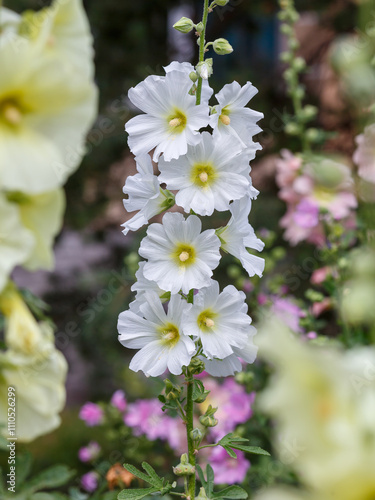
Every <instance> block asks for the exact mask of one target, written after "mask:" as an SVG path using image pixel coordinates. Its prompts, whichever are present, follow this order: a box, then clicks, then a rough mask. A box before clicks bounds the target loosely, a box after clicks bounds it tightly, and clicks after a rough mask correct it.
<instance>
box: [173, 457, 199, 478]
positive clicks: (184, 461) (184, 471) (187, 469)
mask: <svg viewBox="0 0 375 500" xmlns="http://www.w3.org/2000/svg"><path fill="white" fill-rule="evenodd" d="M173 473H174V474H176V476H193V475H194V474H195V467H194V466H193V465H191V464H189V460H188V456H187V454H186V453H184V454H183V455H181V458H180V463H179V464H178V465H177V466H176V467H173Z"/></svg>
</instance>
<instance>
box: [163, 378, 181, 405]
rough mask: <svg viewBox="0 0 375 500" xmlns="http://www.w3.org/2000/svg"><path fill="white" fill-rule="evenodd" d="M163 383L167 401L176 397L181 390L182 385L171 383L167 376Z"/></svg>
mask: <svg viewBox="0 0 375 500" xmlns="http://www.w3.org/2000/svg"><path fill="white" fill-rule="evenodd" d="M164 383H165V399H166V400H167V401H172V400H174V399H178V398H179V397H180V394H181V392H182V387H180V386H178V385H175V384H172V382H171V381H170V380H169V379H167V378H166V379H165V380H164Z"/></svg>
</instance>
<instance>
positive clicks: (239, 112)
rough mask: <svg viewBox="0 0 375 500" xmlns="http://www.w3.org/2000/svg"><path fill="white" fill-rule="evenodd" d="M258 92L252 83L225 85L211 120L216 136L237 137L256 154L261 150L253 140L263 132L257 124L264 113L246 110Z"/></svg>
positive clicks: (217, 95)
mask: <svg viewBox="0 0 375 500" xmlns="http://www.w3.org/2000/svg"><path fill="white" fill-rule="evenodd" d="M257 92H258V90H257V89H256V88H255V87H254V86H253V85H252V84H251V83H250V82H247V83H246V85H244V86H243V87H241V85H240V84H239V83H237V82H233V83H230V84H227V85H224V87H223V88H222V89H221V91H220V92H219V93H218V94H216V96H215V97H216V99H217V101H218V103H219V104H218V106H216V113H214V114H213V115H211V118H210V125H211V127H212V128H213V129H214V135H218V136H219V137H222V136H223V135H229V136H231V137H236V138H237V139H238V140H240V142H241V144H242V145H243V147H245V148H249V149H251V150H252V151H254V152H255V151H257V150H258V149H261V147H260V145H259V144H258V143H254V142H253V140H252V139H253V136H254V135H255V134H258V133H259V132H261V129H260V128H259V127H258V125H256V123H257V121H259V120H260V119H261V118H263V113H259V112H258V111H254V110H252V109H250V108H245V106H246V104H247V103H248V102H249V101H250V99H251V98H252V97H254V95H255V94H256V93H257Z"/></svg>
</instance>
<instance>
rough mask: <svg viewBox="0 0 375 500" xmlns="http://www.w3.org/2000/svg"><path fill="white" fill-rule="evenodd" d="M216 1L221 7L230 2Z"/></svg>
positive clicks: (226, 0)
mask: <svg viewBox="0 0 375 500" xmlns="http://www.w3.org/2000/svg"><path fill="white" fill-rule="evenodd" d="M215 3H216V5H219V6H220V7H224V5H227V4H228V3H229V0H215Z"/></svg>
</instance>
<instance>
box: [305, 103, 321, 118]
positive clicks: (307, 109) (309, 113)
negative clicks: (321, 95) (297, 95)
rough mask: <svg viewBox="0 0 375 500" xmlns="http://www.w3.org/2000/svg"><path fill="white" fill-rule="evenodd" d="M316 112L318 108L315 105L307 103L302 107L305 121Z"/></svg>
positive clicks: (313, 116) (314, 115)
mask: <svg viewBox="0 0 375 500" xmlns="http://www.w3.org/2000/svg"><path fill="white" fill-rule="evenodd" d="M317 114H318V108H317V107H316V106H312V105H311V104H308V105H307V106H305V107H304V108H303V109H302V116H303V118H304V120H306V121H309V120H311V119H312V118H315V117H316V115H317Z"/></svg>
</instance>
